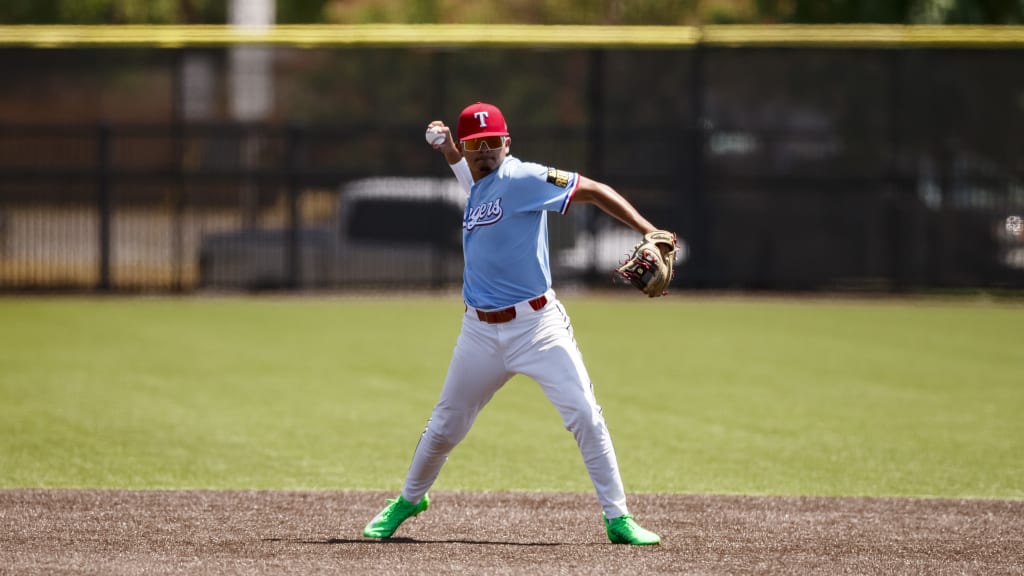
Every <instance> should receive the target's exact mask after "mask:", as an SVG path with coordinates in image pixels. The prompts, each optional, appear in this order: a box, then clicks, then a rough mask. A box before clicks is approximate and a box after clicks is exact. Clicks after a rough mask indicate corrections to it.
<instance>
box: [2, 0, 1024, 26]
mask: <svg viewBox="0 0 1024 576" xmlns="http://www.w3.org/2000/svg"><path fill="white" fill-rule="evenodd" d="M230 2H231V0H3V2H2V3H0V23H4V24H173V23H182V24H190V23H196V24H198V23H203V24H222V23H224V22H225V21H226V20H227V13H228V4H229V3H230ZM277 21H278V22H281V23H287V24H297V23H321V22H333V23H345V24H354V23H467V24H489V23H491V24H497V23H501V24H605V25H627V24H631V25H651V24H660V25H684V24H688V25H700V24H717V23H758V22H765V23H771V22H785V23H798V24H802V23H814V24H830V23H884V24H1021V23H1024V0H472V1H466V0H278V2H277Z"/></svg>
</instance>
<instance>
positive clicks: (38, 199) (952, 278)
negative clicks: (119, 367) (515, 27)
mask: <svg viewBox="0 0 1024 576" xmlns="http://www.w3.org/2000/svg"><path fill="white" fill-rule="evenodd" d="M0 75H2V77H3V78H4V84H5V87H4V90H3V91H2V92H0V288H2V289H7V290H11V289H51V288H60V289H63V288H72V289H93V288H100V289H112V290H137V289H144V290H192V289H196V288H200V287H211V288H217V287H223V288H229V289H235V288H268V287H323V288H345V287H350V286H363V285H380V284H387V285H391V286H404V285H409V286H413V285H416V286H447V285H453V284H457V283H458V282H459V279H460V278H459V266H460V263H459V246H458V238H459V234H460V222H461V220H460V218H461V205H460V198H459V197H458V195H457V194H452V192H453V188H452V185H451V183H452V182H453V180H452V179H451V178H450V172H449V171H448V169H447V167H446V166H445V163H444V160H443V158H442V157H441V156H440V155H439V154H437V153H436V152H434V151H432V150H431V149H430V148H429V147H428V146H427V145H426V144H425V143H424V141H423V138H422V133H423V129H424V127H425V126H426V124H427V123H428V122H429V121H430V120H433V119H442V120H445V121H446V122H448V123H450V124H454V123H455V120H456V118H457V115H458V112H459V110H460V109H461V108H462V107H463V106H465V105H466V104H469V103H472V102H474V101H477V100H483V101H489V102H492V103H494V104H497V105H498V106H500V107H501V108H502V109H503V110H504V112H505V115H506V118H507V119H508V122H509V125H510V129H511V132H512V137H513V144H512V151H513V154H515V155H517V156H519V157H521V158H523V159H526V160H532V161H536V162H540V163H543V164H548V165H552V166H556V167H558V168H561V169H566V170H576V171H580V172H582V173H584V174H585V175H588V176H591V177H593V178H596V179H599V180H601V181H604V182H606V183H608V184H611V185H612V186H614V187H615V188H616V189H617V190H619V191H620V192H621V193H623V194H624V195H625V196H626V197H628V198H629V199H630V200H632V201H633V203H634V204H635V205H637V207H638V208H640V210H641V211H642V212H643V213H644V214H645V215H646V216H648V217H649V219H650V220H652V221H653V222H654V223H655V224H656V225H659V226H662V227H665V228H669V229H673V230H676V231H678V232H679V234H680V236H681V237H682V238H683V239H684V240H685V242H686V251H685V253H686V256H687V260H686V262H685V263H684V264H683V265H682V266H681V267H680V268H679V272H678V273H677V277H676V282H675V283H676V288H677V289H681V288H688V287H693V288H707V289H720V288H725V289H729V288H757V289H784V290H793V289H823V290H835V289H871V290H904V289H925V288H950V287H987V288H1002V287H1010V288H1024V234H1022V231H1021V220H1020V217H1021V216H1024V50H1020V49H1015V48H1012V47H1010V48H1007V47H1002V48H998V49H995V48H993V49H941V48H928V49H923V48H917V49H914V48H897V47H887V48H884V49H877V48H843V49H840V48H814V47H787V48H771V47H727V46H704V45H696V46H686V47H679V48H672V47H667V48H652V49H592V48H586V49H569V48H545V49H525V48H494V47H488V48H474V47H457V48H448V49H442V48H420V47H393V48H383V47H377V48H368V47H363V48H360V47H338V48H299V47H276V48H264V47H255V46H246V47H225V48H181V49H145V48H119V49H86V48H66V49H28V48H7V49H3V50H0ZM456 192H457V191H456ZM551 237H552V266H553V273H554V274H555V276H556V277H557V278H558V279H559V280H560V281H561V282H570V281H577V282H582V283H588V282H589V283H596V284H597V285H607V283H608V282H609V277H610V270H611V267H612V266H614V264H615V263H616V262H617V261H618V259H619V258H620V257H621V256H622V254H624V253H625V252H626V251H627V250H628V248H630V246H631V245H632V243H633V242H634V241H635V240H636V235H635V234H632V233H629V232H628V231H624V230H622V228H621V227H620V226H619V225H617V224H616V223H614V222H612V221H611V220H610V218H608V217H606V216H604V215H603V214H600V213H598V212H597V211H595V210H594V209H591V208H589V207H586V206H583V205H580V206H574V207H572V208H571V209H570V211H569V214H568V215H567V216H565V217H559V216H557V215H552V217H551Z"/></svg>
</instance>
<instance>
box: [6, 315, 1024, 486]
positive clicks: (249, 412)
mask: <svg viewBox="0 0 1024 576" xmlns="http://www.w3.org/2000/svg"><path fill="white" fill-rule="evenodd" d="M565 303H566V305H567V307H568V309H569V312H570V314H571V315H572V316H573V321H574V324H575V328H576V338H577V341H578V342H579V344H580V347H581V349H582V350H583V354H584V357H585V359H586V360H587V363H588V368H589V370H590V373H591V376H592V378H593V381H594V385H595V388H596V390H597V395H598V400H599V401H600V402H601V404H602V406H603V407H604V412H605V416H606V417H607V420H608V423H609V426H610V428H611V431H612V435H613V438H614V440H615V443H616V448H617V451H618V454H619V462H620V466H621V469H622V474H623V478H624V480H625V483H626V488H627V491H629V492H633V493H636V492H655V493H717V494H721V493H743V494H782V495H799V494H806V495H851V496H859V495H866V496H940V497H978V498H1008V499H1020V498H1024V338H1022V336H1024V330H1022V328H1024V307H1021V306H1014V305H997V304H991V303H984V302H975V301H966V300H965V301H930V300H922V301H912V300H908V301H878V302H875V301H866V300H836V301H828V300H807V301H803V300H789V301H785V300H765V299H760V300H757V299H741V298H724V299H722V298H719V299H715V298H693V297H688V296H686V295H672V296H670V297H669V298H663V299H659V300H648V299H645V298H641V297H635V298H617V297H615V298H603V299H602V298H587V297H583V296H569V297H566V298H565ZM461 312H462V305H461V302H460V301H459V300H458V298H457V297H454V296H452V297H402V298H399V297H394V298H385V299H369V298H355V297H353V298H324V299H317V298H294V299H292V298H280V299H277V298H256V299H246V298H237V299H236V298H194V299H192V298H185V299H173V298H167V299H163V298H157V299H146V298H129V299H91V298H14V297H8V298H2V299H0V487H2V488H21V487H89V488H94V487H99V488H130V489H155V488H212V489H222V488H223V489H229V488H230V489H331V490H335V489H352V490H356V489H384V490H397V489H398V488H399V487H400V486H401V482H402V479H403V476H404V474H405V471H406V469H407V467H408V464H409V459H410V457H411V454H412V451H413V448H414V447H415V444H416V441H417V439H418V437H419V434H420V432H421V431H422V429H423V426H424V424H425V422H426V419H427V417H428V415H429V413H430V409H431V407H432V406H433V403H434V401H435V399H436V398H437V394H438V392H439V390H440V386H441V382H442V380H443V378H444V373H445V370H446V368H447V364H448V359H449V355H450V353H451V350H452V347H453V345H454V342H455V337H456V335H457V332H458V328H459V322H460V314H461ZM640 330H644V331H646V332H648V334H647V335H646V336H645V335H642V334H641V333H640ZM435 489H438V490H545V491H590V490H591V489H592V488H591V486H590V483H589V479H588V478H587V475H586V472H585V469H584V467H583V464H582V462H581V459H580V457H579V454H578V452H577V451H576V447H575V445H574V443H573V441H572V437H571V435H570V434H569V433H568V432H566V431H565V430H564V429H563V428H562V426H561V422H560V419H559V417H558V414H557V413H556V412H555V410H554V408H553V407H551V406H550V405H549V404H548V403H547V401H546V400H545V399H544V397H543V395H542V394H541V393H540V391H539V390H538V388H537V386H536V385H535V384H534V383H533V382H532V381H530V380H527V379H524V378H522V377H517V378H516V379H514V380H512V381H511V382H510V383H509V384H508V385H507V386H506V387H505V389H503V390H502V391H501V392H499V393H498V395H497V396H496V397H495V400H494V401H493V402H492V403H491V404H490V405H489V406H488V407H487V408H486V409H485V410H484V412H483V413H482V414H481V416H480V419H479V420H478V422H477V424H476V426H475V427H474V428H473V430H472V431H471V432H470V434H469V436H468V437H467V439H466V440H465V442H464V443H463V444H462V445H460V446H459V447H458V448H457V449H456V451H455V452H454V453H453V454H452V457H451V459H450V460H449V462H448V464H447V466H446V467H445V469H444V470H443V471H442V474H441V477H440V479H439V481H438V483H437V484H436V486H435Z"/></svg>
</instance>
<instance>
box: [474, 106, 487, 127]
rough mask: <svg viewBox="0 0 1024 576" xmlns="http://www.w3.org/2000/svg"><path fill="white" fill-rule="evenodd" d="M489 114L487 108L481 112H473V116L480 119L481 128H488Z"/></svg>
mask: <svg viewBox="0 0 1024 576" xmlns="http://www.w3.org/2000/svg"><path fill="white" fill-rule="evenodd" d="M487 116H488V113H487V112H486V111H485V110H481V111H479V112H473V117H474V118H476V119H477V120H479V121H480V127H481V128H486V127H487Z"/></svg>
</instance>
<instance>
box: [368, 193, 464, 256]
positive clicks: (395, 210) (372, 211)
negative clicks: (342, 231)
mask: <svg viewBox="0 0 1024 576" xmlns="http://www.w3.org/2000/svg"><path fill="white" fill-rule="evenodd" d="M349 218H350V221H349V222H348V230H349V236H350V237H351V238H352V239H353V240H373V241H375V242H382V243H388V242H394V243H403V244H431V245H434V246H437V247H439V248H444V249H451V250H457V249H460V248H461V246H462V210H461V208H459V207H458V206H456V205H453V204H451V203H449V202H443V201H440V200H437V201H432V202H431V201H426V202H424V201H409V200H394V199H367V200H362V201H360V202H358V203H356V205H355V206H353V207H352V210H351V211H350V212H349Z"/></svg>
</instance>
